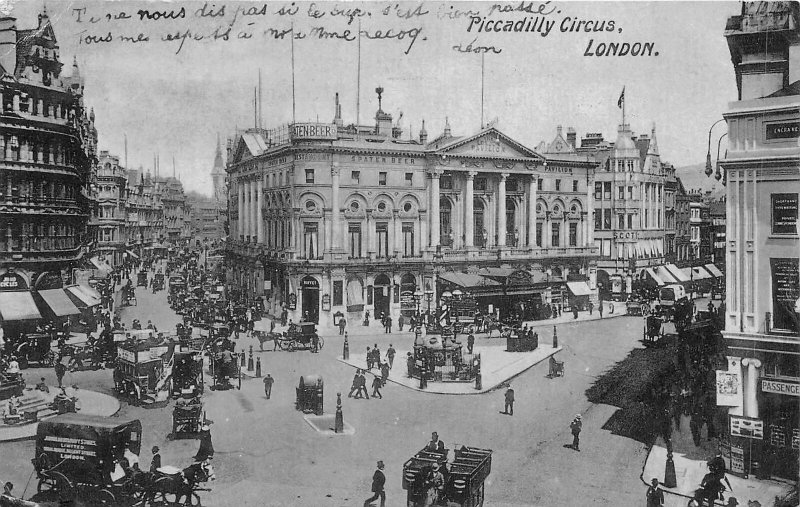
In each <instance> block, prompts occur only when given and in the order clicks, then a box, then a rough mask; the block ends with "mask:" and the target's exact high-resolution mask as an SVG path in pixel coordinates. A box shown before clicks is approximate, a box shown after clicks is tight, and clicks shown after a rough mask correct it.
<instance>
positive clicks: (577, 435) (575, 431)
mask: <svg viewBox="0 0 800 507" xmlns="http://www.w3.org/2000/svg"><path fill="white" fill-rule="evenodd" d="M582 428H583V422H582V421H581V415H580V414H578V415H576V416H575V419H573V420H572V422H571V423H570V424H569V429H570V430H572V448H573V449H575V450H576V451H579V452H580V450H581V449H580V443H581V429H582Z"/></svg>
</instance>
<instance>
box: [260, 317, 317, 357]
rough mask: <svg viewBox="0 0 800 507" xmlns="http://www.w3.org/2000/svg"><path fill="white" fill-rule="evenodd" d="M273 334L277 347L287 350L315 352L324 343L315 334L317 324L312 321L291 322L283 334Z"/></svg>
mask: <svg viewBox="0 0 800 507" xmlns="http://www.w3.org/2000/svg"><path fill="white" fill-rule="evenodd" d="M273 336H274V339H275V340H276V341H277V342H278V348H280V349H281V350H288V351H289V352H292V351H295V350H300V349H305V350H310V351H311V352H317V351H319V350H320V349H321V348H322V347H323V346H324V345H325V340H323V339H322V337H321V336H320V335H319V334H317V325H316V324H314V323H313V322H299V323H297V324H292V325H291V326H289V330H288V331H286V332H285V333H284V334H282V335H279V336H275V333H273ZM259 341H261V340H259Z"/></svg>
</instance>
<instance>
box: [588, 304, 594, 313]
mask: <svg viewBox="0 0 800 507" xmlns="http://www.w3.org/2000/svg"><path fill="white" fill-rule="evenodd" d="M592 310H594V303H592V302H591V301H589V315H591V314H592Z"/></svg>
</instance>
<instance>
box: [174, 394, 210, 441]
mask: <svg viewBox="0 0 800 507" xmlns="http://www.w3.org/2000/svg"><path fill="white" fill-rule="evenodd" d="M202 427H203V402H202V400H201V399H200V397H199V396H198V397H196V398H192V399H191V400H184V399H179V400H178V401H177V402H175V408H173V409H172V433H170V434H169V438H170V439H176V438H195V437H196V436H197V435H199V434H200V429H201V428H202Z"/></svg>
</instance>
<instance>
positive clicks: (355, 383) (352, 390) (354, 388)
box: [347, 370, 361, 398]
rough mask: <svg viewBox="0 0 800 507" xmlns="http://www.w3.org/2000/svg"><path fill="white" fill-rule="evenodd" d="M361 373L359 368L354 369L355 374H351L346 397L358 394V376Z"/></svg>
mask: <svg viewBox="0 0 800 507" xmlns="http://www.w3.org/2000/svg"><path fill="white" fill-rule="evenodd" d="M360 374H361V370H356V374H355V375H353V383H352V384H351V385H350V392H349V393H347V397H348V398H352V397H353V395H354V394H355V395H358V392H357V391H358V376H359V375H360Z"/></svg>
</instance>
